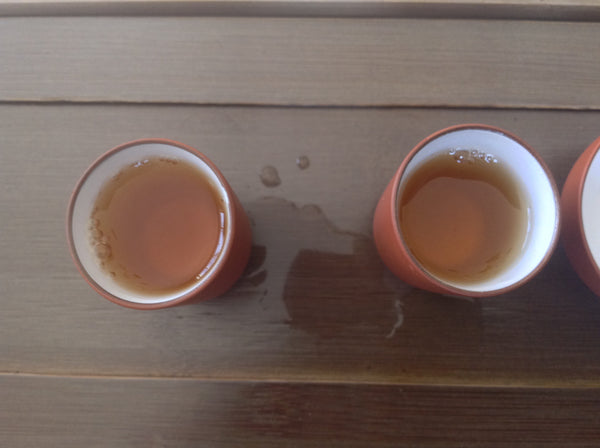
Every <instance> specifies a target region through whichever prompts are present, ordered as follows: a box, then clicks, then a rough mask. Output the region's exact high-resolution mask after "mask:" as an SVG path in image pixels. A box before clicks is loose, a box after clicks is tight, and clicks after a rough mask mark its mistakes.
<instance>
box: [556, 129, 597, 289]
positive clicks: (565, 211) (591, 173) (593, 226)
mask: <svg viewBox="0 0 600 448" xmlns="http://www.w3.org/2000/svg"><path fill="white" fill-rule="evenodd" d="M599 150H600V137H599V138H597V139H596V140H594V141H593V142H592V143H591V144H590V145H589V146H588V147H587V149H586V150H585V151H584V152H583V153H582V154H581V156H580V157H579V158H578V159H577V161H576V162H575V164H574V165H573V168H572V169H571V171H570V172H569V175H568V176H567V180H566V181H565V185H564V186H563V190H562V195H561V209H562V222H563V231H562V237H561V239H562V244H563V246H564V248H565V252H566V254H567V257H568V258H569V261H570V262H571V265H572V266H573V268H574V269H575V271H576V272H577V274H578V275H579V277H580V278H581V280H582V281H583V282H584V283H585V284H586V285H587V287H588V288H589V289H591V290H592V291H593V292H594V294H596V295H597V296H600V267H599V266H600V207H599V198H600V156H599Z"/></svg>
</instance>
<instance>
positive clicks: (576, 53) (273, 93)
mask: <svg viewBox="0 0 600 448" xmlns="http://www.w3.org/2000/svg"><path fill="white" fill-rule="evenodd" d="M0 42H2V45H1V46H0V60H2V64H1V65H0V101H17V102H18V101H88V102H89V101H92V102H93V101H98V102H160V103H162V102H164V103H201V104H270V105H353V106H356V105H360V106H371V105H400V106H407V105H411V106H466V107H485V106H490V107H524V108H549V107H550V108H573V109H597V108H600V77H599V76H598V73H600V47H599V46H598V42H600V27H598V26H597V25H595V24H592V23H563V22H556V23H555V22H528V21H481V20H466V21H462V20H455V21H441V20H412V19H406V20H404V19H398V20H394V19H389V20H384V19H381V20H379V19H311V20H307V19H293V18H292V19H285V18H280V19H260V18H193V17H190V18H149V17H145V18H139V17H138V18H119V19H114V18H106V17H94V18H89V17H83V18H82V17H80V18H3V19H0Z"/></svg>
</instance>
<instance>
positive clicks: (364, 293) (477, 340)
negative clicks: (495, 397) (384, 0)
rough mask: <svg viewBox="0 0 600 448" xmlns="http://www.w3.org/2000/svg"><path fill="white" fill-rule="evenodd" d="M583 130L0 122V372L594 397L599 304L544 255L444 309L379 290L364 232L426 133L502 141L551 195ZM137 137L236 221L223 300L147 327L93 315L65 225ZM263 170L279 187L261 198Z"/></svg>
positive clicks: (374, 122)
mask: <svg viewBox="0 0 600 448" xmlns="http://www.w3.org/2000/svg"><path fill="white" fill-rule="evenodd" d="M599 120H600V113H599V112H583V111H577V112H576V111H523V110H521V111H516V110H497V111H493V110H472V109H468V110H461V109H404V108H401V109H339V108H317V109H311V108H307V109H298V108H257V107H195V106H159V105H155V106H149V105H139V106H134V105H121V106H118V105H112V106H111V105H70V106H67V105H28V104H22V105H17V104H12V105H0V131H1V133H2V147H1V151H0V178H1V179H2V182H3V183H4V185H5V187H4V188H3V189H0V218H1V221H2V231H1V232H0V253H2V257H1V258H0V285H1V290H0V296H1V298H2V304H3V305H2V313H0V341H2V344H0V371H3V372H30V373H55V374H81V375H94V374H99V375H135V376H171V377H196V378H228V379H240V378H243V379H247V378H253V379H257V380H277V381H295V380H299V381H309V380H310V381H314V380H319V381H331V382H357V383H369V384H373V383H375V384H430V385H433V384H462V385H480V386H497V385H503V386H507V385H528V386H540V385H544V386H548V387H550V386H558V387H566V386H569V387H570V386H573V385H579V386H589V387H594V388H595V387H598V386H600V345H599V344H598V343H597V341H598V336H597V335H598V328H599V327H600V300H598V298H596V297H594V296H593V295H592V294H591V293H590V292H589V291H588V290H587V289H586V288H585V287H584V286H583V285H582V284H581V282H580V281H579V280H578V278H577V277H576V275H575V274H574V273H573V271H572V269H571V268H570V266H569V264H568V262H567V260H566V258H565V256H564V254H563V252H562V250H558V251H557V252H556V254H555V256H554V257H553V258H552V260H551V263H550V264H549V265H548V266H547V268H546V269H545V270H544V271H543V272H542V273H541V274H540V275H539V276H538V277H536V278H535V279H534V280H533V281H532V282H531V283H529V284H527V285H526V286H524V287H523V288H521V289H519V290H517V291H515V292H513V293H510V294H507V295H504V296H501V297H498V298H493V299H487V300H480V301H479V300H477V301H473V302H468V301H457V300H453V299H448V298H444V297H438V296H435V295H432V294H428V293H423V292H420V291H417V290H413V289H411V288H408V287H407V286H406V285H404V284H402V283H401V282H399V281H397V280H395V279H394V278H393V277H392V276H391V275H390V274H389V273H388V272H387V271H386V269H385V268H384V267H383V266H382V264H381V262H380V261H379V259H378V257H377V254H376V253H375V250H374V247H373V243H372V240H371V237H370V233H371V230H370V229H371V219H372V213H373V208H374V206H375V203H376V201H377V199H378V197H379V195H380V194H381V192H382V190H383V188H384V186H385V184H386V183H387V181H388V179H389V178H390V177H391V176H392V173H393V172H394V170H395V169H396V167H397V166H398V165H399V164H400V161H401V160H402V158H403V157H404V155H405V154H406V153H407V152H408V151H409V150H410V149H411V148H412V147H413V146H414V145H415V144H416V143H417V142H418V141H419V140H420V139H422V138H423V137H425V136H426V135H427V134H429V133H431V132H433V131H435V130H437V129H440V128H442V127H445V126H448V125H450V124H456V123H460V122H484V123H489V124H493V125H497V126H500V127H503V128H506V129H507V130H510V131H512V132H514V133H516V134H517V135H519V136H521V137H522V138H523V139H525V140H526V141H528V142H529V143H530V144H531V145H532V146H533V147H534V148H536V149H538V150H539V152H540V154H541V155H542V156H543V157H544V158H545V160H546V161H547V163H548V164H549V166H550V168H551V170H552V172H553V173H554V175H555V176H556V178H557V181H558V184H559V185H562V183H563V182H564V179H565V177H566V175H567V173H568V171H569V169H570V167H571V166H572V164H573V163H574V161H575V159H576V158H577V157H578V155H579V154H580V153H581V152H582V151H583V149H584V148H585V147H586V146H587V145H588V144H589V143H590V142H591V141H592V140H593V139H594V138H596V137H597V133H598V123H599V122H600V121H599ZM151 136H161V137H166V138H173V139H176V140H180V141H183V142H185V143H187V144H190V145H192V146H195V147H197V148H199V149H200V150H202V151H204V152H205V153H206V154H207V155H208V156H209V157H210V158H212V160H213V161H214V162H215V163H216V164H217V165H218V166H219V167H220V168H221V170H222V171H223V173H224V174H225V176H226V177H227V178H228V179H229V181H230V183H231V184H232V186H233V188H234V189H235V190H236V191H237V192H238V194H239V196H240V199H241V201H242V203H243V204H244V206H245V207H246V209H247V210H248V212H249V214H250V215H251V217H252V220H253V223H254V224H253V230H254V242H255V248H254V253H253V259H252V262H251V263H250V266H249V268H248V271H247V273H246V275H245V277H244V279H242V281H241V282H240V283H239V284H238V285H237V286H236V287H235V288H234V289H233V290H232V291H231V292H230V293H229V294H227V295H226V296H224V297H222V298H220V299H217V300H214V301H210V302H206V303H204V304H199V305H194V306H187V307H180V308H177V309H170V310H162V311H157V312H148V313H146V312H136V311H133V310H128V309H122V308H120V307H118V306H116V305H113V304H111V303H109V302H107V301H106V300H104V299H102V298H101V297H100V296H98V295H97V294H95V293H94V292H93V291H92V290H91V289H90V288H89V287H88V286H87V285H86V283H85V282H84V281H83V280H82V279H81V278H80V277H79V275H78V274H77V272H76V270H75V268H74V266H73V264H72V262H71V260H70V259H69V255H68V253H67V247H66V243H65V237H64V216H65V210H66V203H67V200H68V197H69V194H70V191H71V189H72V188H73V186H74V184H75V182H76V180H77V178H78V177H79V176H80V174H81V173H82V172H83V170H84V169H85V168H86V166H87V165H88V164H89V163H91V161H92V160H93V159H94V158H96V157H97V156H98V155H100V154H101V153H102V152H104V151H106V150H107V149H109V148H110V147H112V146H115V145H117V144H119V143H122V142H124V141H127V140H131V139H134V138H139V137H151ZM301 155H305V156H307V157H308V158H309V160H310V166H309V168H308V169H306V170H301V169H299V168H298V167H297V166H296V163H295V162H296V158H297V157H299V156H301ZM265 165H272V166H273V167H275V168H276V169H277V170H278V172H279V175H280V177H281V180H282V183H281V185H280V186H278V187H276V188H268V187H266V186H265V185H263V184H262V183H261V181H260V177H259V174H260V171H261V169H262V167H263V166H265Z"/></svg>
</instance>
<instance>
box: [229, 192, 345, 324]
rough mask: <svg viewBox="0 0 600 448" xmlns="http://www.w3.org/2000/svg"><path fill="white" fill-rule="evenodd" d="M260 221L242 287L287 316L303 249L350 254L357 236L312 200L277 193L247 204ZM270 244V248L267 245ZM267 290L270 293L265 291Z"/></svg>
mask: <svg viewBox="0 0 600 448" xmlns="http://www.w3.org/2000/svg"><path fill="white" fill-rule="evenodd" d="M246 209H247V212H248V214H249V215H250V216H252V217H253V218H254V220H255V221H256V222H259V223H260V225H257V226H256V227H255V228H254V229H253V241H254V244H255V245H254V247H253V250H252V253H251V257H250V261H249V263H248V267H247V268H246V272H245V274H244V276H243V278H242V279H241V281H240V282H239V286H240V288H242V289H244V290H246V292H247V293H250V292H251V291H248V288H250V289H252V288H253V292H254V294H256V295H258V296H261V297H263V298H264V299H265V302H268V305H269V306H270V311H271V312H273V313H274V314H276V313H277V309H278V311H279V315H281V316H284V317H283V318H284V320H286V321H287V320H289V318H290V317H289V314H288V312H287V310H286V308H285V306H283V303H282V301H281V298H282V297H283V295H284V289H285V284H286V281H287V277H288V275H289V271H290V269H291V267H292V263H293V261H294V259H295V258H296V256H297V255H298V253H300V252H301V251H304V250H309V251H310V250H314V251H317V250H322V251H326V252H330V253H339V254H351V253H352V245H353V239H354V237H353V236H351V235H347V234H343V233H340V232H338V231H337V230H336V229H335V228H334V227H333V226H332V225H331V224H330V223H329V222H328V221H327V219H326V218H325V217H324V214H323V212H322V210H321V209H320V208H319V207H318V206H316V205H313V204H308V205H304V206H298V205H296V204H294V203H292V202H289V201H286V200H284V199H280V198H275V197H266V198H262V199H260V200H257V201H255V202H252V203H250V204H247V205H246ZM267 248H268V249H267ZM267 290H268V293H267V292H265V291H267Z"/></svg>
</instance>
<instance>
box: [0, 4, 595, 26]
mask: <svg viewBox="0 0 600 448" xmlns="http://www.w3.org/2000/svg"><path fill="white" fill-rule="evenodd" d="M0 15H3V16H35V15H46V16H61V15H71V16H72V15H115V16H124V15H135V16H190V15H210V16H260V17H297V16H301V17H362V18H364V17H387V18H389V17H420V18H446V19H449V18H483V19H518V20H524V19H528V20H563V21H564V20H568V21H597V20H598V19H599V18H600V4H598V2H597V1H596V0H545V1H543V2H540V1H537V0H459V1H457V0H386V1H383V2H382V1H377V0H0Z"/></svg>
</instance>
